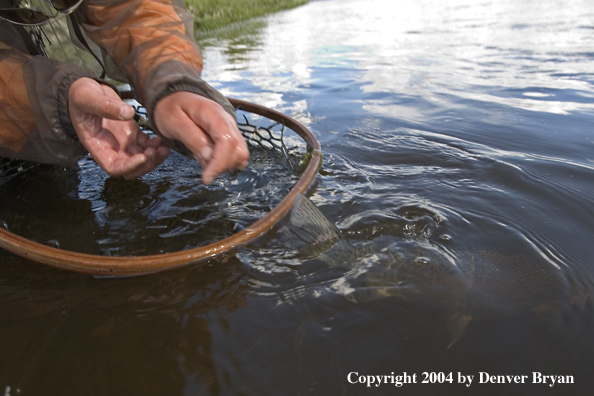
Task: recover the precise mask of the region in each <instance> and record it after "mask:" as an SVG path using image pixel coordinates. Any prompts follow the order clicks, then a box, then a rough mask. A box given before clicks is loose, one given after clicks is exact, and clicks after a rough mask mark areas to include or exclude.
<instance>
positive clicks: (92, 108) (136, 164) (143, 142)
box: [68, 77, 169, 179]
mask: <svg viewBox="0 0 594 396" xmlns="http://www.w3.org/2000/svg"><path fill="white" fill-rule="evenodd" d="M68 111H69V112H70V120H71V121H72V125H73V126H74V129H75V130H76V133H77V135H78V138H79V139H80V142H81V143H82V144H83V146H85V148H86V149H87V150H88V151H89V153H90V154H91V156H93V159H94V160H95V161H96V162H97V163H98V164H99V166H100V167H101V168H103V170H104V171H105V172H107V173H108V174H109V175H110V176H122V177H124V178H126V179H134V178H136V177H139V176H142V175H144V174H145V173H147V172H150V171H151V170H153V169H154V168H155V167H156V166H157V165H159V164H160V163H161V162H163V160H164V159H165V158H166V157H167V155H169V148H167V147H165V146H164V145H163V140H162V139H161V138H159V137H154V138H150V137H149V136H148V135H147V134H145V133H143V132H142V131H141V130H140V128H139V127H138V125H137V124H136V122H135V121H134V120H133V117H134V109H133V108H132V106H130V105H128V104H126V103H125V102H123V101H122V100H121V99H120V97H119V96H118V94H117V93H116V92H115V91H114V90H113V89H112V88H111V87H109V86H107V85H104V84H100V83H98V82H97V81H95V80H93V79H91V78H86V77H83V78H79V79H78V80H76V81H74V82H73V83H72V85H71V86H70V89H69V90H68Z"/></svg>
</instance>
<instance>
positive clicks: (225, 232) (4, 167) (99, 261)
mask: <svg viewBox="0 0 594 396" xmlns="http://www.w3.org/2000/svg"><path fill="white" fill-rule="evenodd" d="M230 101H231V103H232V104H233V105H234V107H235V108H236V109H237V112H238V126H239V128H240V130H241V132H242V134H243V135H244V137H245V139H246V142H247V143H248V144H249V145H250V147H251V149H250V151H251V158H250V165H249V166H248V168H247V169H246V171H244V172H241V173H239V174H231V175H227V176H224V177H223V178H221V180H220V182H219V184H218V185H217V183H214V184H215V185H214V186H209V187H208V188H206V187H205V186H204V185H202V184H201V182H199V176H200V172H199V167H198V166H197V164H196V163H195V162H190V161H189V160H186V159H185V157H183V158H182V156H181V155H179V154H175V155H172V156H170V157H171V161H170V163H169V164H168V165H167V164H164V165H162V166H160V167H158V168H157V169H156V170H155V171H153V172H151V173H149V174H148V175H147V176H146V177H143V178H142V179H137V180H135V181H124V180H122V179H115V178H108V177H107V176H106V175H104V173H102V172H97V171H95V170H94V169H96V165H95V164H94V163H93V161H92V160H90V159H86V160H83V161H81V163H80V169H79V170H78V171H76V172H75V171H69V170H63V169H62V170H55V169H53V168H51V167H44V166H43V165H34V164H31V163H27V162H22V161H16V160H3V161H4V162H0V186H1V187H0V202H2V200H3V198H2V197H3V196H4V195H3V191H2V190H3V189H4V190H7V189H10V190H15V189H16V190H17V191H18V190H19V188H22V189H23V191H21V193H22V194H21V195H23V194H24V195H26V187H25V185H26V184H27V183H31V184H32V185H37V184H36V183H38V182H39V183H42V182H45V183H52V178H53V177H59V180H60V183H54V184H60V185H61V184H68V183H71V184H73V185H74V187H75V189H76V191H77V193H76V194H77V197H76V198H78V199H72V200H71V201H68V199H67V198H66V199H65V198H63V197H62V196H63V195H68V194H72V193H71V192H69V191H68V190H67V189H66V190H64V191H61V190H59V189H57V190H56V191H54V194H55V198H57V199H52V196H51V194H52V193H51V192H49V191H48V192H46V196H45V197H43V198H44V200H42V201H41V202H47V206H46V205H39V204H37V205H36V204H35V203H26V202H24V203H22V207H21V209H20V210H21V211H22V212H23V213H25V214H26V215H27V216H25V217H27V218H22V219H19V218H18V216H16V217H15V216H14V215H13V214H8V213H7V212H4V213H3V212H2V210H1V209H0V247H1V248H3V249H6V250H8V251H10V252H13V253H15V254H17V255H20V256H23V257H25V258H28V259H30V260H34V261H37V262H40V263H43V264H47V265H51V266H54V267H58V268H63V269H68V270H73V271H78V272H84V273H90V274H96V275H138V274H146V273H153V272H158V271H163V270H167V269H171V268H176V267H180V266H184V265H188V264H191V263H197V262H200V261H203V260H206V259H209V258H213V257H216V256H218V255H221V254H223V253H226V252H229V251H231V250H233V249H235V248H237V247H240V246H243V245H245V244H247V243H249V242H251V241H253V240H254V239H256V238H258V237H259V236H261V235H262V234H264V233H265V232H266V231H268V230H269V229H270V228H272V227H273V226H274V225H275V224H276V223H277V222H278V221H279V220H280V219H281V218H282V217H283V216H284V215H285V214H286V213H287V212H288V211H289V210H290V208H291V207H292V204H293V201H294V199H295V196H296V195H297V194H299V193H305V192H306V191H307V189H308V188H309V187H310V185H311V183H312V182H313V181H314V180H315V178H316V175H317V171H318V168H319V166H320V164H321V152H320V145H319V143H318V141H317V139H316V138H315V136H314V135H313V134H312V133H311V132H310V131H309V130H308V129H307V128H306V127H304V126H303V125H302V124H300V123H299V122H297V121H295V120H294V119H292V118H290V117H288V116H286V115H284V114H282V113H279V112H277V111H274V110H271V109H268V108H265V107H262V106H259V105H255V104H252V103H248V102H245V101H241V100H236V99H230ZM138 110H139V111H138V113H142V109H138ZM140 115H142V114H140ZM139 120H140V121H139V125H141V127H142V126H143V124H142V120H141V119H139ZM297 140H298V141H297ZM176 156H177V157H176ZM270 156H274V158H275V159H274V160H272V161H271V159H270ZM168 161H169V159H168ZM166 162H167V161H166ZM271 167H273V168H271ZM274 167H277V168H274ZM60 172H61V173H60ZM69 172H70V173H69ZM281 174H282V175H287V176H286V177H279V176H278V175H281ZM56 175H57V176H56ZM275 175H276V177H275ZM36 178H37V179H36ZM48 180H49V181H48ZM97 186H101V188H98V187H97ZM37 192H38V193H39V191H37ZM171 199H173V201H171ZM168 200H169V201H168ZM53 201H60V205H63V204H64V203H65V202H66V204H68V205H72V210H66V211H65V210H64V208H59V207H55V208H52V207H51V203H52V202H53ZM167 202H173V204H167ZM19 204H20V202H19ZM55 205H57V204H55ZM0 206H5V205H0ZM17 206H18V204H17ZM59 211H62V212H64V216H60V218H59V219H57V220H56V219H53V220H52V221H49V220H48V221H45V222H44V216H48V213H50V214H51V213H57V212H59ZM75 212H77V213H82V215H81V216H82V219H83V221H81V218H79V217H77V218H69V217H71V216H75V214H74V213H75ZM10 216H12V217H10ZM8 217H10V218H8ZM21 217H23V216H21ZM56 221H57V222H58V223H59V224H56ZM77 227H78V228H77ZM85 227H87V228H85ZM44 229H45V230H47V231H46V232H45V234H44V235H46V236H45V237H40V236H38V235H39V233H40V232H41V231H43V230H44ZM95 230H99V231H101V232H103V233H104V234H101V238H100V239H99V240H96V241H92V240H91V239H92V237H90V236H89V235H90V234H93V235H95ZM105 230H107V231H105ZM13 232H14V233H13ZM17 234H18V235H17ZM97 235H99V233H98V234H97ZM127 237H129V239H127ZM33 238H35V239H37V240H38V241H39V242H35V241H33V240H32V239H33ZM85 238H87V239H89V243H88V244H87V245H85V246H94V247H93V248H92V249H91V252H88V251H85V249H86V247H85V249H82V248H81V249H78V248H77V247H76V243H82V242H81V241H84V239H85ZM161 247H162V248H161ZM93 249H94V250H93ZM151 249H152V250H151ZM155 249H156V250H157V251H156V253H155ZM172 249H173V251H172ZM147 252H150V254H148V255H146V254H147Z"/></svg>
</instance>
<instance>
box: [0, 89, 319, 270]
mask: <svg viewBox="0 0 594 396" xmlns="http://www.w3.org/2000/svg"><path fill="white" fill-rule="evenodd" d="M229 101H230V102H231V104H232V105H233V106H234V107H235V108H236V109H237V108H240V109H241V110H244V111H247V112H250V113H254V114H258V115H261V116H263V117H267V118H269V119H271V120H274V121H276V122H279V123H282V124H284V125H285V126H286V127H287V128H290V129H291V130H293V131H295V132H296V133H297V134H298V135H299V136H300V137H301V138H302V139H303V140H304V141H305V142H306V143H307V144H308V146H309V148H310V149H311V159H310V161H309V164H308V165H307V167H306V169H305V171H304V172H303V174H302V175H301V177H300V178H299V181H298V182H297V183H296V184H295V186H293V188H292V189H291V190H290V191H289V193H288V194H287V196H286V197H285V198H284V199H283V200H282V201H281V202H280V203H279V204H278V205H277V206H276V207H274V209H272V210H271V211H270V212H269V213H268V214H266V215H265V216H264V217H262V218H261V219H260V220H258V221H256V222H255V223H253V224H252V225H250V226H249V227H247V228H245V229H244V230H242V231H239V232H237V233H235V234H233V235H231V236H229V237H227V238H224V239H221V240H219V241H217V242H214V243H211V244H208V245H205V246H201V247H198V248H194V249H189V250H182V251H179V252H173V253H165V254H157V255H147V256H130V257H118V256H100V255H94V254H87V253H78V252H71V251H67V250H63V249H58V248H55V247H51V246H47V245H42V244H40V243H37V242H33V241H31V240H29V239H26V238H23V237H20V236H18V235H15V234H13V233H11V232H9V231H7V230H5V229H2V228H0V248H2V249H5V250H7V251H9V252H12V253H14V254H16V255H18V256H21V257H24V258H26V259H29V260H32V261H36V262H38V263H42V264H46V265H50V266H52V267H57V268H61V269H66V270H70V271H76V272H82V273H88V274H94V275H113V276H118V275H120V276H121V275H142V274H150V273H154V272H159V271H164V270H168V269H173V268H177V267H181V266H185V265H188V264H192V263H197V262H199V261H203V260H206V259H209V258H213V257H215V256H218V255H220V254H222V253H225V252H227V251H229V250H231V249H234V248H237V247H240V246H243V245H245V244H247V243H249V242H252V241H254V240H255V239H256V238H258V237H260V236H261V235H263V234H264V233H265V232H266V231H268V230H269V229H270V228H272V226H274V224H276V223H277V222H278V221H279V220H280V219H281V218H282V217H283V216H284V215H285V214H286V213H287V212H288V211H289V210H290V209H291V207H292V206H293V202H294V201H295V197H296V195H297V194H300V193H305V192H307V190H308V188H309V187H310V186H311V184H312V183H313V181H314V180H315V178H316V176H317V174H318V169H319V167H320V166H321V163H322V153H321V147H320V143H319V141H318V139H317V138H316V137H315V136H314V135H313V133H311V131H310V130H309V129H307V128H306V127H305V126H303V125H302V124H301V123H299V122H298V121H296V120H294V119H293V118H291V117H289V116H287V115H285V114H282V113H280V112H278V111H275V110H272V109H269V108H267V107H264V106H260V105H257V104H254V103H250V102H246V101H243V100H240V99H234V98H229Z"/></svg>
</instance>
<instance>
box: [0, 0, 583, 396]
mask: <svg viewBox="0 0 594 396" xmlns="http://www.w3.org/2000/svg"><path fill="white" fill-rule="evenodd" d="M395 4H397V5H395ZM593 32H594V12H593V11H592V9H591V6H590V4H589V2H587V1H579V0H573V1H565V2H562V1H552V0H546V1H522V2H517V1H507V0H505V1H499V2H471V1H467V0H466V1H465V0H458V1H448V2H440V1H430V0H427V1H401V2H397V3H395V2H392V1H381V0H373V1H369V0H366V1H363V0H327V1H312V2H310V3H309V4H307V5H305V6H303V7H300V8H297V9H294V10H290V11H286V12H282V13H278V14H275V15H272V16H270V17H267V18H264V19H258V20H256V21H250V22H248V23H245V24H242V25H236V26H233V27H231V28H229V29H226V30H224V31H222V32H219V33H218V34H216V35H211V36H204V37H201V38H200V40H201V44H202V46H203V47H204V55H205V64H206V68H205V70H204V78H205V80H207V81H209V82H211V83H212V84H213V85H215V86H216V87H217V88H219V89H220V90H221V91H223V92H224V93H225V94H227V95H229V96H234V97H238V98H241V99H245V100H249V101H252V102H256V103H259V104H262V105H265V106H268V107H271V108H274V109H276V110H279V111H282V112H285V113H287V114H288V115H290V116H292V117H294V118H296V119H298V120H299V121H300V122H302V123H304V124H305V125H307V126H308V127H309V128H310V129H311V130H312V131H313V132H314V133H315V134H316V135H317V136H318V138H319V139H320V141H321V143H322V147H323V152H324V164H323V167H322V169H321V170H320V175H319V177H318V180H317V182H316V184H315V185H314V188H313V189H312V191H311V193H310V198H311V199H312V201H313V202H314V203H315V204H316V205H317V206H318V207H319V208H320V210H321V211H322V212H323V213H324V214H325V215H326V216H327V217H328V218H329V219H330V220H331V221H332V222H334V223H336V225H337V226H338V228H339V229H340V231H341V234H342V238H343V243H346V244H348V246H349V249H342V248H341V245H335V246H333V247H327V246H326V247H323V248H317V247H307V246H303V244H302V243H301V242H300V241H299V240H298V239H296V237H295V236H294V235H292V234H291V233H290V232H289V231H288V230H287V228H286V224H281V225H279V227H277V228H275V229H274V230H272V232H271V233H270V234H268V235H267V236H266V237H264V238H262V239H260V240H259V241H257V242H256V243H255V244H252V245H250V246H247V247H245V248H242V249H240V250H238V251H236V252H233V253H230V254H228V255H226V256H225V257H222V258H220V259H219V260H216V261H212V262H210V263H207V264H205V265H199V266H192V267H187V268H184V269H181V270H177V271H171V272H166V273H163V274H157V275H152V276H147V277H141V278H132V279H122V280H114V281H98V280H94V279H92V278H89V277H87V276H83V275H78V274H72V273H68V272H64V271H58V270H54V269H51V268H47V267H43V266H40V265H38V264H35V263H31V262H28V261H25V260H23V259H20V258H16V257H14V256H12V255H9V254H8V253H0V259H1V261H2V263H3V265H2V269H1V270H0V271H1V272H0V293H1V295H2V300H3V304H2V308H0V315H1V316H0V317H1V318H2V320H1V322H0V323H1V324H0V335H1V336H0V340H1V341H0V351H2V356H3V359H1V360H0V362H1V363H0V386H1V387H10V392H12V393H11V394H22V395H29V394H31V395H37V394H62V395H79V394H101V395H102V394H129V395H134V394H139V395H140V394H142V395H146V394H166V395H172V394H180V395H181V394H184V395H194V394H213V395H218V394H220V395H227V394H238V395H239V394H243V395H268V394H272V395H277V394H314V395H339V394H349V395H360V394H396V393H399V394H423V395H426V394H439V395H444V394H445V395H449V394H452V395H458V394H464V393H467V394H485V395H503V394H522V395H532V394H534V395H542V394H554V395H567V394H571V395H580V394H587V393H586V392H588V391H589V389H591V387H592V385H594V383H593V380H592V377H591V367H592V364H593V363H594V342H593V341H592V337H591V334H592V332H593V331H594V319H593V318H594V308H593V305H592V300H591V295H592V291H593V290H594V289H593V287H594V282H593V281H594V267H593V265H592V260H591V257H592V256H593V254H594V247H593V244H592V240H593V236H594V235H593V234H594V231H593V230H594V210H593V209H592V208H593V207H594V185H593V184H592V180H593V179H594V162H593V161H594V155H593V149H594V147H593V144H592V139H593V138H592V133H591V131H592V124H593V123H594V105H593V104H592V100H593V98H594V87H593V82H594V74H593V73H592V60H593V58H594V52H593V51H592V48H593V44H594V38H593V34H592V33H593ZM174 160H175V158H174ZM86 169H87V168H85V166H84V164H82V166H81V168H80V170H78V171H68V172H72V174H71V177H66V178H64V180H72V184H71V185H70V187H69V186H68V185H63V186H58V187H55V191H54V192H55V194H52V195H51V201H49V200H48V201H46V202H45V204H46V205H49V206H48V207H43V206H39V202H38V200H36V199H35V197H29V201H23V202H24V205H23V204H22V203H21V204H20V206H19V205H17V206H16V207H21V209H19V210H22V211H25V208H29V209H30V210H31V211H33V213H61V212H60V206H61V205H62V204H64V202H70V201H71V202H70V204H71V205H74V206H86V208H79V210H82V211H83V212H84V210H86V211H87V214H88V216H87V218H86V221H87V222H88V223H87V224H88V232H87V233H85V232H84V227H82V226H80V225H79V230H82V231H80V232H79V236H78V238H70V239H78V240H79V241H80V240H86V242H85V241H82V242H80V245H81V249H83V248H86V247H89V246H91V245H92V244H95V245H93V246H94V247H93V248H94V249H95V248H96V249H101V248H107V249H109V250H110V252H111V253H112V254H118V252H119V250H118V249H120V250H121V249H125V247H126V246H131V245H127V244H122V243H121V241H120V240H119V239H120V237H121V236H122V235H131V236H132V237H134V236H135V235H136V236H143V235H145V234H144V233H143V232H139V233H138V234H134V232H132V231H131V232H128V233H126V232H124V231H125V230H124V231H122V230H123V229H122V228H117V227H118V224H120V225H121V223H118V222H117V221H115V222H114V221H113V220H114V219H115V220H117V216H118V215H126V213H127V212H126V211H128V210H133V211H134V213H139V214H140V217H135V219H136V221H137V222H135V223H133V225H134V226H135V227H141V226H142V225H143V224H144V225H149V226H153V227H154V226H163V227H169V228H167V229H166V230H165V228H162V229H159V228H156V229H157V230H161V231H159V232H153V231H147V235H148V237H147V238H148V242H147V243H146V244H145V245H143V244H142V240H141V241H140V242H138V241H136V242H133V243H132V242H131V244H132V246H134V247H135V249H138V250H145V249H144V248H146V251H149V250H150V249H157V250H159V249H167V248H168V247H167V246H168V243H169V241H175V242H171V243H173V245H169V248H173V249H176V248H178V247H181V246H189V245H188V244H191V243H196V239H195V238H193V234H192V233H194V234H196V233H200V234H201V235H204V234H206V235H209V233H211V234H212V235H211V236H212V237H213V238H216V237H218V235H221V233H223V234H224V233H226V232H232V231H233V230H234V229H236V228H237V227H244V226H245V224H247V222H248V220H249V215H248V216H247V217H246V218H244V217H242V216H245V212H244V213H242V212H241V209H242V207H241V205H240V206H238V207H235V208H234V209H233V210H231V211H230V213H231V214H232V215H236V216H238V217H236V218H234V217H231V218H230V217H224V218H221V217H217V216H216V214H217V210H216V209H212V208H218V206H217V205H218V204H217V202H225V200H226V199H228V198H229V194H228V191H232V189H233V185H234V184H233V183H236V182H237V181H239V182H240V183H241V182H242V181H244V182H245V183H253V181H254V180H255V179H254V178H255V177H256V176H257V175H258V171H257V170H256V171H253V172H254V173H255V175H254V174H253V173H252V174H250V173H246V174H245V175H244V176H242V175H241V174H240V175H230V176H228V177H227V178H224V179H223V180H222V181H221V182H220V184H218V185H217V187H216V188H213V189H211V190H210V191H209V190H207V189H206V188H205V187H204V186H202V185H201V184H199V182H195V181H192V182H190V181H189V180H186V181H182V182H180V183H181V184H184V183H187V185H188V188H187V189H185V190H184V189H182V188H180V189H178V190H175V189H171V188H169V185H168V184H167V183H168V182H169V181H168V180H169V179H168V178H169V177H174V175H175V174H176V173H175V172H172V171H171V169H175V168H167V167H164V168H160V169H159V170H157V171H156V172H155V173H153V174H151V175H147V176H146V177H144V178H142V179H141V180H139V181H136V182H135V183H137V184H138V186H135V187H133V188H131V187H129V184H128V186H127V187H126V188H130V190H131V191H136V192H137V194H138V195H133V196H126V195H122V193H121V191H127V190H126V189H125V188H122V187H120V186H119V185H118V183H119V181H110V182H109V183H108V181H106V180H99V181H93V180H92V177H101V176H99V174H98V173H95V172H90V173H88V172H87V173H85V170H86ZM183 170H184V172H186V173H184V172H182V174H181V175H180V176H179V177H182V178H183V177H186V178H190V177H192V178H194V180H195V179H197V176H198V175H199V169H198V170H196V169H194V168H183ZM47 172H48V173H49V174H52V172H56V170H51V171H47ZM46 176H47V175H46ZM242 177H243V179H242ZM289 179H290V177H289ZM261 181H262V184H260V185H258V184H257V183H256V185H254V186H253V190H251V191H250V193H251V194H254V195H252V198H253V197H257V194H258V193H259V191H270V190H267V189H268V188H271V187H270V183H271V181H270V179H264V180H261ZM28 182H33V180H28ZM177 182H179V180H177ZM287 183H288V184H290V180H289V181H288V182H287ZM96 185H100V186H101V188H99V192H98V193H97V192H94V190H93V189H91V192H90V193H88V194H86V195H85V192H84V191H85V190H84V188H81V186H87V187H88V186H91V187H93V186H96ZM106 186H107V187H106ZM244 187H245V186H244ZM273 187H274V186H273ZM0 188H6V184H4V185H2V187H0ZM18 188H19V186H18V185H14V186H12V187H11V191H14V189H18ZM242 188H243V187H242ZM286 188H287V187H286V186H285V185H283V186H279V187H278V190H274V189H273V191H276V192H275V193H274V194H270V195H269V196H267V197H263V200H262V202H263V203H262V205H263V206H262V207H266V205H268V202H274V198H273V196H275V197H278V196H279V195H280V194H281V193H282V191H286ZM283 189H285V190H283ZM248 190H249V189H248ZM102 191H107V192H109V191H112V192H113V195H111V196H110V195H109V193H107V195H105V193H104V195H101V192H102ZM188 191H189V192H188ZM118 192H120V193H118ZM97 194H99V195H97ZM118 194H119V195H118ZM176 194H177V195H176ZM62 196H64V197H69V198H60V197H62ZM139 197H140V198H139ZM143 197H144V198H143ZM213 197H215V198H216V199H215V198H213ZM233 197H235V198H236V197H237V195H233ZM182 198H183V199H182ZM264 198H267V199H268V200H265V199H264ZM69 199H70V201H69ZM110 199H111V201H109V200H110ZM143 199H144V201H143ZM141 201H142V202H141ZM28 202H33V203H30V204H29V203H28ZM106 202H107V203H106ZM163 202H165V203H167V202H173V203H175V202H178V203H179V205H178V206H175V205H168V204H164V203H163ZM205 202H206V203H208V205H206V206H204V203H205ZM109 205H111V206H109ZM16 207H15V208H16ZM168 208H169V209H171V208H173V209H174V210H173V212H174V213H172V214H171V216H170V217H172V218H171V219H169V220H168V221H167V222H164V223H159V221H160V220H159V218H160V217H163V216H162V214H160V213H159V211H163V210H166V209H168ZM208 208H211V209H208ZM107 209H109V210H107ZM15 210H16V209H15ZM50 210H51V211H52V212H49V211H50ZM201 210H202V211H203V212H200V211H201ZM260 210H263V209H261V208H260V209H258V211H257V212H256V213H254V216H255V217H257V216H259V215H260V214H261V211H260ZM188 211H197V212H199V213H198V214H194V217H190V218H186V220H190V222H188V221H185V222H183V221H182V222H179V221H178V223H175V218H176V217H175V216H174V215H182V218H185V217H183V215H185V214H186V212H188ZM204 211H206V212H204ZM143 213H145V214H146V216H145V217H142V214H143ZM205 213H206V214H205ZM225 213H228V212H225ZM157 214H158V215H159V216H157ZM152 215H154V216H155V218H151V216H152ZM40 216H41V215H40ZM167 216H169V214H165V216H164V217H167ZM204 219H206V220H204ZM208 219H211V220H212V221H213V223H210V224H209V222H208ZM229 219H230V220H229ZM238 219H239V220H238ZM242 219H243V220H242ZM199 220H200V221H199ZM54 221H55V219H54ZM76 221H77V220H76V219H69V218H68V216H63V218H62V220H61V221H60V222H59V223H60V226H59V227H56V226H54V227H53V230H54V234H59V235H58V236H55V237H52V239H57V240H63V239H64V238H66V240H68V237H67V236H68V235H69V232H68V230H69V229H70V227H71V223H76ZM192 221H193V222H194V223H195V224H194V223H191V222H192ZM244 221H245V223H244ZM106 224H109V227H110V228H109V230H111V231H110V232H113V233H115V234H113V235H117V236H118V237H117V238H115V240H111V239H109V238H107V239H105V238H103V237H102V238H101V239H99V240H98V239H97V238H96V237H94V235H96V234H93V232H105V229H106V228H105V227H106ZM127 224H128V225H129V223H127ZM221 224H222V225H224V226H221ZM190 225H191V227H190ZM215 225H216V226H215ZM36 227H39V226H36ZM46 227H49V226H48V225H46ZM176 227H177V228H176ZM50 230H51V229H50ZM149 230H151V228H149ZM152 230H155V228H152ZM163 230H165V231H167V230H168V231H172V232H173V234H175V235H174V236H176V238H168V237H171V234H169V235H167V234H166V235H163V234H164V233H165V231H163ZM60 235H63V236H60ZM102 235H103V234H102ZM179 237H181V239H180V238H179ZM48 239H49V237H48ZM205 240H206V241H208V238H205ZM63 243H66V242H62V244H63ZM73 243H74V242H73ZM178 243H179V245H178ZM345 252H346V253H345ZM120 253H121V252H120ZM131 253H133V254H134V253H137V251H132V252H131ZM464 324H465V325H464ZM457 328H461V330H460V329H459V331H456V329H457ZM452 333H454V334H457V335H459V337H457V338H456V337H453V336H452ZM405 371H406V372H407V373H416V374H417V376H418V379H419V382H420V380H421V379H422V378H423V377H422V373H423V372H444V373H446V374H447V373H450V372H452V373H454V379H455V380H454V382H457V377H456V375H457V373H458V372H461V373H462V374H465V375H475V383H473V385H472V386H471V387H469V388H467V387H465V386H464V385H461V384H456V383H454V384H449V383H444V384H434V385H431V384H420V383H419V384H409V385H405V386H403V387H402V388H396V387H394V385H382V386H381V387H379V388H366V387H365V386H363V385H360V384H351V383H349V381H348V378H349V377H348V374H349V373H351V372H358V373H359V374H363V375H390V374H391V373H392V372H393V373H395V374H400V373H402V372H405ZM479 372H488V373H489V374H491V375H528V376H529V381H528V382H529V383H527V384H524V385H522V384H512V385H503V384H477V383H476V381H478V376H479ZM533 372H541V373H543V374H546V375H572V376H573V378H574V381H575V384H574V385H562V384H557V385H555V386H553V387H550V386H548V385H542V384H531V383H530V382H532V373H533ZM17 390H18V391H19V392H20V393H16V392H17Z"/></svg>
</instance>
